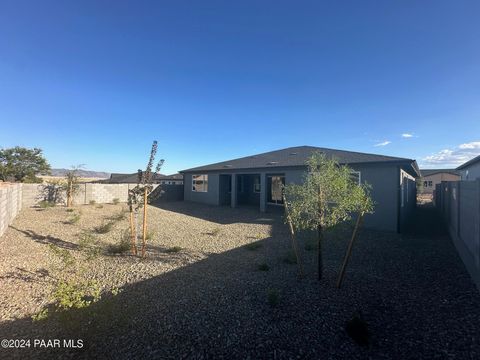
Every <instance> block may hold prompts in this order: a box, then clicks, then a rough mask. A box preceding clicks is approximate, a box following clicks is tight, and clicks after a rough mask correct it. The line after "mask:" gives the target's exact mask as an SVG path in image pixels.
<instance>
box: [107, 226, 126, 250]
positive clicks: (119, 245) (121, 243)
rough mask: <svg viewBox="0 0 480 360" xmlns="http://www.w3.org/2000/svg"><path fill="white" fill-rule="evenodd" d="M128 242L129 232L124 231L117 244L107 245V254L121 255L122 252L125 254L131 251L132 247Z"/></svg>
mask: <svg viewBox="0 0 480 360" xmlns="http://www.w3.org/2000/svg"><path fill="white" fill-rule="evenodd" d="M130 241H131V240H130V230H129V229H125V231H124V232H123V234H122V237H121V238H120V241H119V242H118V243H117V244H110V245H108V247H107V252H108V253H109V254H122V253H124V252H127V251H129V250H130V249H131V246H132V245H131V243H130Z"/></svg>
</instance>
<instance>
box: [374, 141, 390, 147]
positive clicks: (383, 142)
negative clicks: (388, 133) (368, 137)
mask: <svg viewBox="0 0 480 360" xmlns="http://www.w3.org/2000/svg"><path fill="white" fill-rule="evenodd" d="M391 143H392V142H391V141H388V140H385V141H382V142H379V143H378V144H375V145H373V146H386V145H388V144H391Z"/></svg>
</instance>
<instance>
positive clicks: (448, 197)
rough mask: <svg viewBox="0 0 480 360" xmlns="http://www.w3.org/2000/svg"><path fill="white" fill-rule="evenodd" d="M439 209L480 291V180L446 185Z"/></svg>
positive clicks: (437, 199) (438, 190)
mask: <svg viewBox="0 0 480 360" xmlns="http://www.w3.org/2000/svg"><path fill="white" fill-rule="evenodd" d="M435 206H436V207H437V209H439V210H440V211H441V213H442V215H443V217H444V219H445V221H446V223H447V225H448V229H449V233H450V236H451V238H452V240H453V242H454V244H455V247H456V248H457V251H458V253H459V254H460V257H461V258H462V260H463V262H464V264H465V267H466V268H467V270H468V271H469V273H470V275H471V276H472V279H473V280H474V282H475V283H476V284H477V287H478V288H479V289H480V179H479V180H476V181H458V182H442V183H441V184H439V185H437V188H436V190H435Z"/></svg>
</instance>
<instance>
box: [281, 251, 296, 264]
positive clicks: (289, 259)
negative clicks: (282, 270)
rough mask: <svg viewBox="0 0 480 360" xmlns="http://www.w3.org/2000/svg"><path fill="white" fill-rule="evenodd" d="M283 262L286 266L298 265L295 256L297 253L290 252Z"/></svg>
mask: <svg viewBox="0 0 480 360" xmlns="http://www.w3.org/2000/svg"><path fill="white" fill-rule="evenodd" d="M283 262H284V263H286V264H296V263H297V257H296V256H295V253H294V252H293V251H289V252H288V253H287V254H286V255H285V257H284V258H283Z"/></svg>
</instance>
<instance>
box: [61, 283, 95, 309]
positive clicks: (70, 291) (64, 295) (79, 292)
mask: <svg viewBox="0 0 480 360" xmlns="http://www.w3.org/2000/svg"><path fill="white" fill-rule="evenodd" d="M101 291H102V289H101V287H100V285H99V284H98V283H97V282H96V281H91V280H78V279H73V280H61V281H59V282H58V284H57V286H56V288H55V290H54V292H53V301H54V306H55V308H56V309H58V310H69V309H81V308H84V307H87V306H89V305H90V304H92V303H94V302H97V301H98V300H100V298H101Z"/></svg>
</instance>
